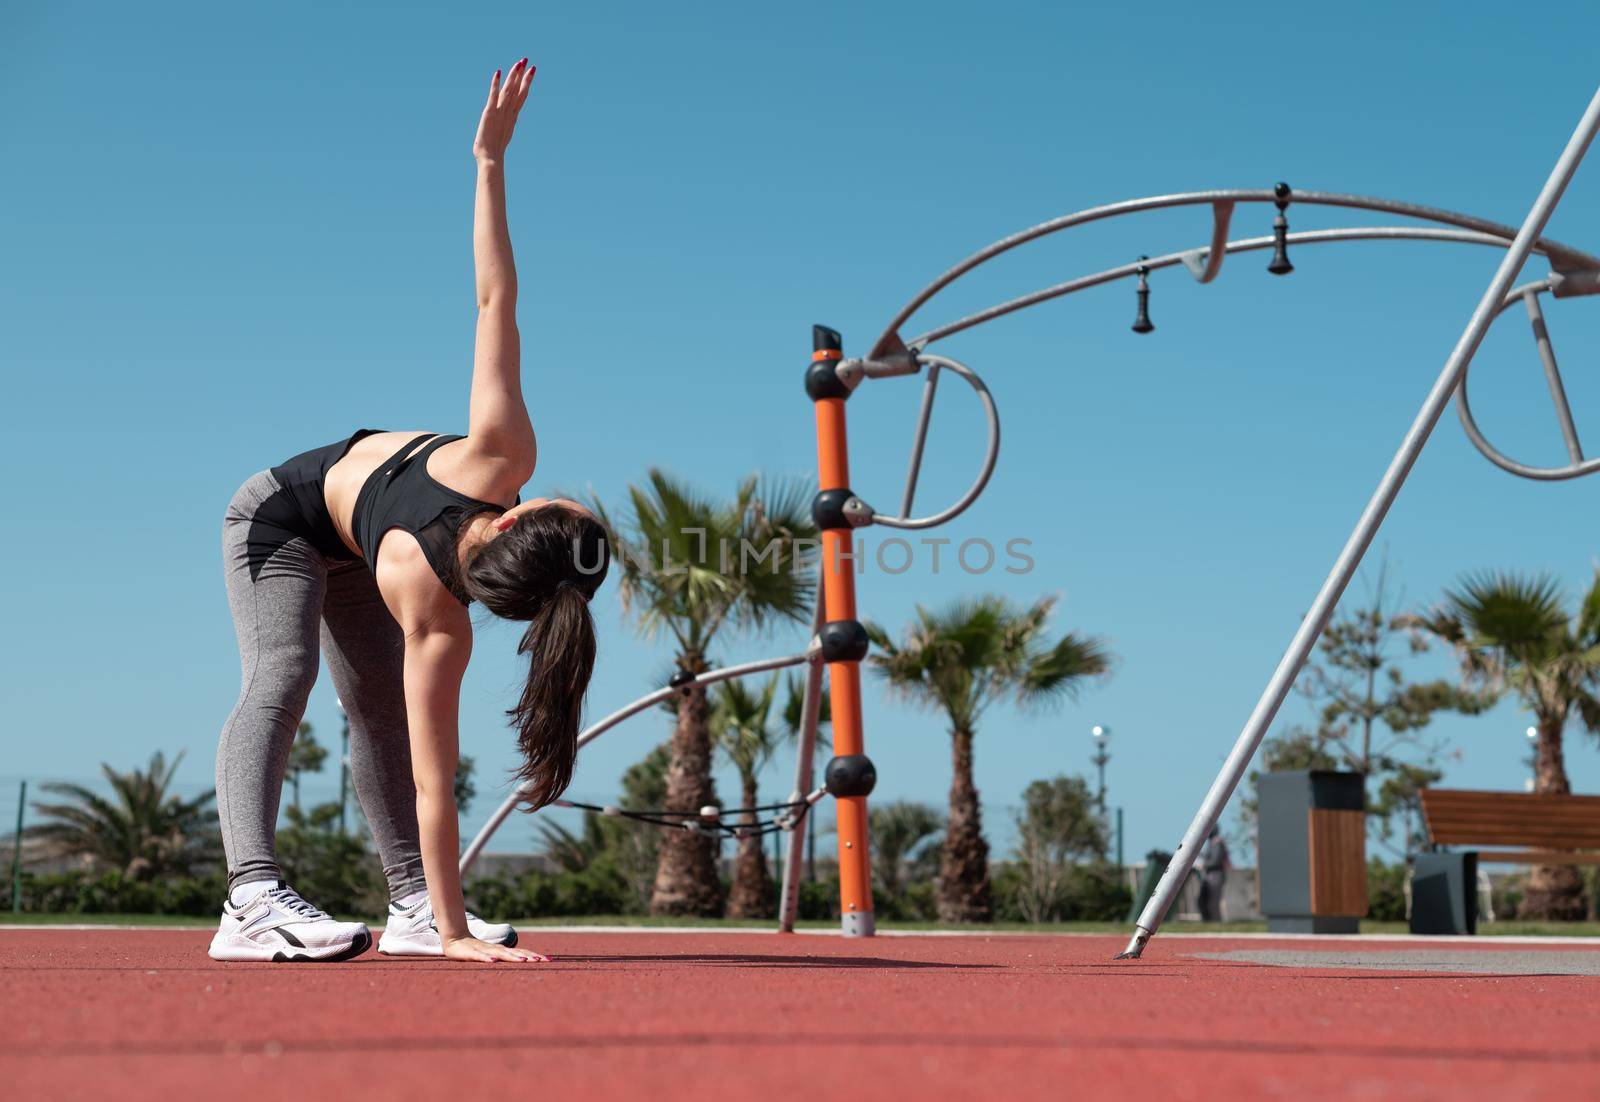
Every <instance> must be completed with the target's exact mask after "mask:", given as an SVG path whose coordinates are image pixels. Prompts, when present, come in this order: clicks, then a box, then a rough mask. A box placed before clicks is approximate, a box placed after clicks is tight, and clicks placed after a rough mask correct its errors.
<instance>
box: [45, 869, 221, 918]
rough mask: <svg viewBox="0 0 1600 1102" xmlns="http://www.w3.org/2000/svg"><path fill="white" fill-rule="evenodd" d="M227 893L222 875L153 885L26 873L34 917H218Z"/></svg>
mask: <svg viewBox="0 0 1600 1102" xmlns="http://www.w3.org/2000/svg"><path fill="white" fill-rule="evenodd" d="M227 894H228V889H227V887H226V886H225V885H224V883H223V876H222V873H220V872H217V873H213V874H211V875H209V876H190V877H179V878H173V879H165V880H150V881H144V880H132V879H129V878H128V877H126V876H123V875H122V874H121V873H120V872H98V873H97V872H56V873H45V874H36V873H31V872H24V873H23V874H22V909H23V910H24V911H32V912H34V913H47V914H153V915H213V916H214V915H216V914H217V913H218V912H219V911H220V910H221V909H222V901H223V899H224V898H226V896H227Z"/></svg>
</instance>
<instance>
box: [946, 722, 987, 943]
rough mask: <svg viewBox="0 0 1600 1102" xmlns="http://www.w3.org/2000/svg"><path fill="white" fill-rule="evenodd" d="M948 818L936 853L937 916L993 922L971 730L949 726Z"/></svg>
mask: <svg viewBox="0 0 1600 1102" xmlns="http://www.w3.org/2000/svg"><path fill="white" fill-rule="evenodd" d="M950 743H951V755H950V757H951V761H950V765H951V777H950V822H949V823H948V825H946V827H945V832H944V849H943V851H942V852H941V853H940V855H939V921H940V922H993V921H994V903H993V899H992V897H991V893H990V890H989V843H988V842H986V841H984V838H983V821H982V818H981V815H980V812H979V810H978V790H977V788H976V787H974V786H973V783H972V732H971V731H952V732H950Z"/></svg>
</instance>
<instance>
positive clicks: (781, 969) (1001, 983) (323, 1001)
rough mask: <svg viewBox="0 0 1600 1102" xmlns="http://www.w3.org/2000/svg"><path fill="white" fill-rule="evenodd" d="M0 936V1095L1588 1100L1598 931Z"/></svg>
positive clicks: (1598, 1038)
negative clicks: (1131, 951) (261, 960)
mask: <svg viewBox="0 0 1600 1102" xmlns="http://www.w3.org/2000/svg"><path fill="white" fill-rule="evenodd" d="M209 936H210V935H209V931H202V930H148V929H146V930H105V929H99V930H69V929H60V928H56V929H28V928H0V976H3V980H0V983H3V991H4V995H3V998H0V1038H3V1042H0V1043H3V1049H0V1085H3V1091H0V1093H3V1094H4V1096H5V1097H6V1098H16V1099H48V1098H97V1099H105V1098H129V1099H186V1098H198V1097H209V1098H227V1099H229V1100H230V1102H232V1100H238V1099H248V1098H257V1097H260V1098H268V1097H270V1098H301V1099H307V1100H309V1099H317V1098H324V1097H327V1098H347V1099H348V1098H382V1099H385V1100H389V1102H393V1100H397V1099H410V1098H429V1099H438V1098H445V1099H450V1100H469V1099H492V1098H506V1099H514V1098H559V1097H568V1098H585V1099H592V1098H598V1099H612V1098H618V1099H620V1098H630V1099H637V1098H647V1099H657V1098H659V1099H678V1098H685V1099H687V1098H693V1099H697V1100H704V1099H724V1098H725V1099H747V1098H756V1099H767V1098H799V1097H822V1098H864V1099H893V1100H896V1102H899V1100H904V1099H911V1098H999V1097H1023V1098H1044V1097H1050V1098H1073V1099H1092V1098H1118V1099H1129V1098H1161V1099H1188V1098H1194V1099H1214V1098H1360V1099H1400V1098H1446V1097H1450V1098H1463V1097H1471V1098H1492V1099H1496V1100H1497V1102H1506V1100H1511V1099H1531V1098H1562V1099H1567V1100H1571V1099H1575V1098H1593V1097H1596V1096H1597V1094H1600V980H1597V979H1596V978H1595V977H1596V974H1597V973H1600V946H1595V947H1590V946H1586V945H1574V944H1572V943H1537V942H1534V943H1521V944H1517V945H1508V944H1504V943H1492V942H1485V941H1451V942H1443V941H1426V942H1425V941H1421V940H1406V941H1388V942H1378V941H1369V940H1365V939H1360V940H1355V939H1349V940H1346V939H1318V940H1309V939H1266V938H1239V937H1232V938H1230V937H1218V938H1195V937H1160V936H1158V937H1157V938H1156V939H1155V940H1154V941H1153V942H1152V943H1151V945H1150V947H1149V949H1148V950H1147V951H1146V953H1145V956H1144V959H1142V960H1140V961H1136V962H1113V961H1112V960H1111V959H1110V958H1111V956H1112V955H1113V954H1114V953H1115V952H1116V951H1117V950H1118V949H1119V948H1121V943H1122V940H1123V939H1121V938H1113V937H1072V936H1047V935H1038V936H1035V935H992V936H938V935H928V936H917V935H912V936H895V937H879V938H876V939H873V940H870V941H846V940H844V939H842V938H839V937H832V936H823V935H815V934H811V935H808V934H799V935H792V936H779V935H775V934H763V933H743V932H720V931H718V932H698V931H697V932H676V931H661V930H650V931H618V932H582V931H558V930H539V929H534V930H530V931H527V932H526V934H525V937H524V943H525V944H527V945H529V946H530V947H532V948H537V949H540V950H543V951H546V952H549V953H550V954H551V955H552V956H553V957H554V959H553V960H552V961H551V962H550V963H548V964H539V965H533V964H529V965H521V966H514V965H494V966H477V965H460V964H455V963H451V962H445V961H415V960H411V961H391V960H388V959H386V958H383V957H380V956H378V955H377V954H376V953H374V952H370V951H369V952H368V953H367V954H366V955H365V956H363V957H360V958H358V959H356V960H353V961H350V962H347V963H344V964H334V965H298V966H296V965H238V964H232V965H219V964H215V963H213V962H212V961H210V960H209V959H208V958H207V957H206V955H205V947H206V943H207V941H208V939H209Z"/></svg>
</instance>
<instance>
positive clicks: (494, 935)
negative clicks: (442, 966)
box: [378, 896, 517, 957]
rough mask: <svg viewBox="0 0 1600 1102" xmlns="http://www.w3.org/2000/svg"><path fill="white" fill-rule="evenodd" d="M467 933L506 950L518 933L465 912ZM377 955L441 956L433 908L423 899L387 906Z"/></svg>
mask: <svg viewBox="0 0 1600 1102" xmlns="http://www.w3.org/2000/svg"><path fill="white" fill-rule="evenodd" d="M467 931H468V932H469V933H470V934H472V936H473V937H475V938H477V939H478V940H479V941H487V942H488V943H489V944H490V945H504V946H506V947H507V948H510V947H511V946H513V945H515V944H516V943H517V931H515V930H513V929H512V928H511V926H510V925H509V924H507V923H503V922H485V921H484V920H483V919H481V918H479V917H478V916H477V915H475V914H473V913H472V912H471V911H468V912H467ZM378 952H380V953H386V954H388V955H389V956H391V957H442V956H444V942H442V941H440V940H439V927H438V926H436V925H434V922H433V906H432V904H430V903H429V902H428V897H427V896H423V897H422V898H421V899H419V900H417V901H416V902H415V903H413V904H412V905H411V906H409V907H402V906H400V905H399V904H398V903H391V904H389V922H388V925H386V926H384V928H383V936H382V937H380V938H378Z"/></svg>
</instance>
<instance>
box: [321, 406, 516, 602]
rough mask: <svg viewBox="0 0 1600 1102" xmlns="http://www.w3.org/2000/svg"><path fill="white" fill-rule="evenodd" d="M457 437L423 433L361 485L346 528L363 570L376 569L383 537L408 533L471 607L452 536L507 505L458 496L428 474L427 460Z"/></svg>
mask: <svg viewBox="0 0 1600 1102" xmlns="http://www.w3.org/2000/svg"><path fill="white" fill-rule="evenodd" d="M461 439H464V438H463V437H460V436H441V435H438V434H425V435H423V436H418V437H415V438H413V439H412V440H410V441H408V442H407V443H406V445H405V447H403V448H401V449H400V450H399V451H397V452H395V453H394V454H393V455H392V456H390V457H389V458H388V459H387V460H385V461H384V462H383V463H382V464H380V465H379V466H378V468H377V469H376V470H374V471H373V472H372V474H371V476H369V477H368V479H367V481H366V482H365V483H363V484H362V486H361V492H360V493H359V494H357V495H356V507H355V511H354V513H353V515H352V516H351V518H350V527H351V532H352V534H353V535H354V536H355V539H356V546H357V547H359V548H361V555H362V557H363V558H365V559H366V560H367V568H368V569H369V570H372V571H374V572H376V571H377V569H378V545H379V544H380V543H382V542H383V537H384V536H385V535H387V534H388V533H389V532H390V531H391V530H393V529H395V528H399V529H401V530H402V531H405V532H409V533H411V535H412V536H413V537H414V538H415V539H416V541H417V544H418V546H420V547H421V548H422V554H423V556H424V557H425V558H426V559H427V560H428V565H429V566H431V567H433V572H434V574H435V575H437V576H438V578H439V581H440V582H442V583H443V584H444V587H445V588H446V589H448V590H449V591H450V592H451V593H452V594H453V595H454V596H455V598H456V600H458V601H460V602H461V603H462V604H470V603H471V601H470V599H469V598H468V597H467V595H466V592H465V591H464V590H463V589H462V588H461V578H460V571H459V569H458V566H457V559H456V535H457V533H458V532H460V531H461V525H462V522H463V521H465V520H466V519H467V518H468V517H470V516H474V515H476V514H478V513H487V512H496V513H498V512H502V511H504V509H505V506H503V505H496V504H494V503H493V502H490V501H479V500H478V499H477V498H475V497H468V496H467V495H466V494H462V493H457V492H456V491H455V490H452V489H451V488H450V487H448V486H444V485H441V484H440V483H438V482H436V481H435V480H434V479H433V477H432V476H431V475H429V474H428V456H430V455H432V454H433V453H434V452H436V451H438V450H439V449H440V448H442V447H444V445H446V444H448V443H450V442H451V441H454V440H461Z"/></svg>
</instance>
